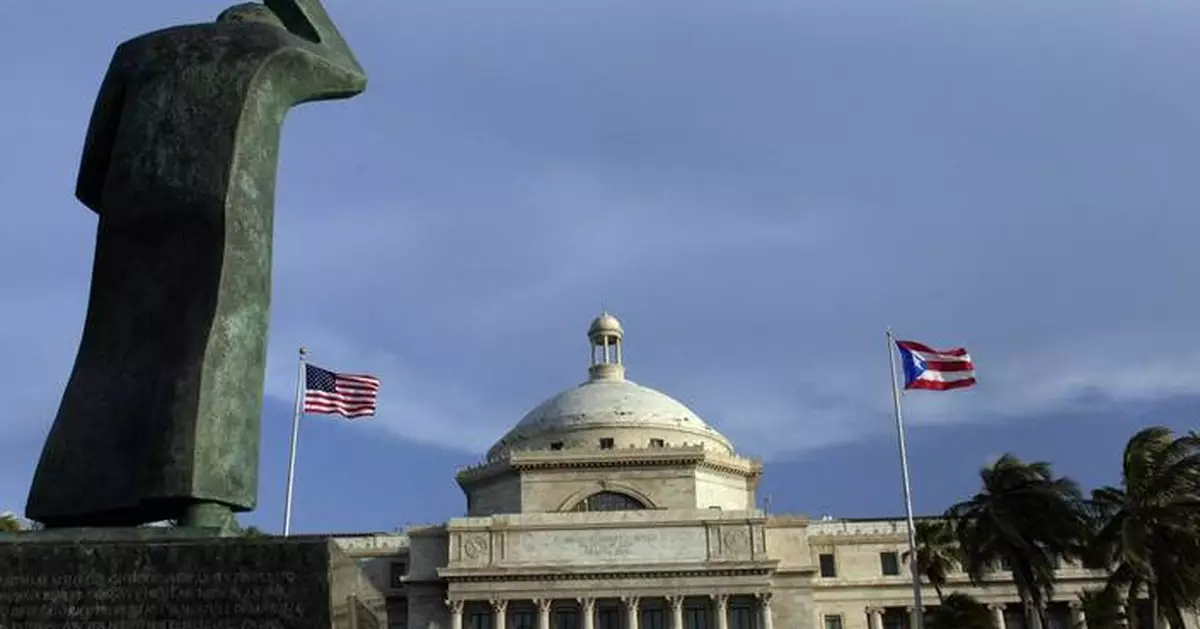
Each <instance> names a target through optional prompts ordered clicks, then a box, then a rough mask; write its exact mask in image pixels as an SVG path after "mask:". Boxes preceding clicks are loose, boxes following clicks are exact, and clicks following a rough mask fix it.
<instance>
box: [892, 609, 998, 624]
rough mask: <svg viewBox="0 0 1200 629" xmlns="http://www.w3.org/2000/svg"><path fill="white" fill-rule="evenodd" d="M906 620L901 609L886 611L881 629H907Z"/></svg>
mask: <svg viewBox="0 0 1200 629" xmlns="http://www.w3.org/2000/svg"><path fill="white" fill-rule="evenodd" d="M908 620H909V615H908V612H906V611H904V610H903V609H888V610H887V611H885V612H884V613H883V629H908ZM1008 626H1009V627H1011V626H1012V625H1008Z"/></svg>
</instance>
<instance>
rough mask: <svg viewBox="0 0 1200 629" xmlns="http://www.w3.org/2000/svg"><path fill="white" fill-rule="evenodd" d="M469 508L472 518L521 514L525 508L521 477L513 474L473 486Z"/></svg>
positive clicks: (470, 491)
mask: <svg viewBox="0 0 1200 629" xmlns="http://www.w3.org/2000/svg"><path fill="white" fill-rule="evenodd" d="M467 508H468V510H467V515H470V516H483V515H492V514H494V513H520V512H521V511H522V510H523V508H524V504H523V503H522V489H521V477H520V476H519V475H518V474H517V473H515V472H513V473H511V474H505V475H503V476H495V477H492V478H489V479H487V480H483V481H480V482H478V483H475V484H473V485H472V486H471V488H470V490H469V494H468V499H467Z"/></svg>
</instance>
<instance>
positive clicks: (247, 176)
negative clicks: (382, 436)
mask: <svg viewBox="0 0 1200 629" xmlns="http://www.w3.org/2000/svg"><path fill="white" fill-rule="evenodd" d="M365 88H366V75H365V73H364V72H363V69H362V67H361V66H359V64H358V62H357V61H356V60H355V58H354V55H353V53H351V51H350V49H349V48H348V47H347V45H346V43H345V42H344V41H343V40H342V37H341V35H339V33H338V31H337V29H336V28H335V27H334V24H333V22H332V21H331V20H330V19H329V16H328V15H327V14H326V12H325V10H324V9H323V8H322V7H321V4H320V2H319V0H265V5H262V4H244V5H239V6H236V7H233V8H231V9H228V10H226V11H225V12H223V13H222V14H221V15H220V16H219V17H218V18H217V21H216V22H213V23H207V24H195V25H187V26H179V27H175V28H168V29H165V30H161V31H156V32H153V33H149V34H146V35H142V36H140V37H137V38H134V39H131V40H129V41H127V42H125V43H123V44H121V45H120V46H119V47H118V48H117V50H116V52H115V54H114V55H113V60H112V64H111V66H110V67H109V70H108V74H107V76H105V78H104V83H103V85H102V86H101V88H100V94H99V97H98V98H97V101H96V105H95V109H94V111H93V113H92V119H91V124H90V126H89V128H88V133H87V140H86V144H85V146H84V151H83V160H82V166H81V168H80V171H79V181H78V188H77V190H76V196H77V197H78V198H79V200H80V201H82V202H83V203H84V204H85V205H87V206H88V207H89V208H91V209H92V210H94V211H95V212H96V214H98V215H99V227H98V233H97V237H96V254H95V260H94V266H93V272H92V286H91V296H90V300H89V302H88V310H87V320H86V323H85V325H84V330H83V338H82V341H81V343H80V347H79V353H78V355H77V356H76V359H75V366H74V370H73V371H72V373H71V378H70V381H69V383H68V384H67V387H66V391H65V393H64V395H63V399H62V404H61V406H60V407H59V410H58V416H57V417H56V418H55V420H54V425H53V428H52V429H51V431H50V434H49V436H48V438H47V440H46V445H45V449H44V450H43V452H42V457H41V461H40V462H39V463H38V468H37V472H36V474H35V476H34V479H33V486H32V488H31V489H30V492H29V502H28V505H27V507H26V514H27V515H28V517H30V518H31V519H33V520H37V521H40V522H42V523H43V524H45V525H46V526H47V527H92V526H118V527H120V526H133V525H137V524H142V523H146V522H153V521H160V520H177V521H178V522H179V523H180V524H181V525H183V526H198V527H220V526H223V525H224V524H225V523H226V522H228V521H229V520H230V518H231V516H232V513H233V512H235V511H246V510H250V509H253V508H254V507H255V505H256V502H257V495H258V456H259V432H260V426H259V418H260V415H261V409H262V395H263V379H264V371H265V367H266V365H265V363H266V340H267V318H268V310H269V306H270V297H271V240H272V222H273V215H274V198H275V175H276V164H277V153H278V147H279V135H280V127H281V126H282V123H283V119H284V116H285V114H286V113H287V111H288V109H290V108H291V107H292V106H294V105H297V104H299V103H303V102H307V101H317V100H331V99H342V98H350V97H352V96H354V95H356V94H359V93H360V92H362V91H363V90H364V89H365Z"/></svg>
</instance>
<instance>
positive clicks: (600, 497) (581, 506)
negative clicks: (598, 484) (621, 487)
mask: <svg viewBox="0 0 1200 629" xmlns="http://www.w3.org/2000/svg"><path fill="white" fill-rule="evenodd" d="M645 508H646V505H644V504H642V501H640V500H638V499H637V498H634V497H633V496H630V495H629V494H622V493H619V492H615V491H602V492H599V493H595V494H592V495H590V496H588V497H587V498H584V499H583V500H580V501H579V503H578V504H576V505H575V506H574V507H571V511H637V510H640V509H645Z"/></svg>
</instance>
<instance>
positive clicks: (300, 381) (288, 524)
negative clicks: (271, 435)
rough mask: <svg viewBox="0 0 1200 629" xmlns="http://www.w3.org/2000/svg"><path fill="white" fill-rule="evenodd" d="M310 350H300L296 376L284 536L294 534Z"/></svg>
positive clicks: (285, 499)
mask: <svg viewBox="0 0 1200 629" xmlns="http://www.w3.org/2000/svg"><path fill="white" fill-rule="evenodd" d="M307 354H308V350H307V349H305V348H304V347H301V348H300V368H299V373H298V374H297V375H296V409H295V413H293V415H292V447H291V451H290V452H289V454H288V469H287V492H286V496H285V497H284V506H283V536H284V537H287V536H288V535H289V534H290V533H291V532H292V488H293V486H294V485H295V481H296V444H297V442H299V441H300V417H301V416H302V415H304V388H305V387H304V384H305V380H306V376H307V369H305V365H306V363H305V360H304V357H305V356H306V355H307Z"/></svg>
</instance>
